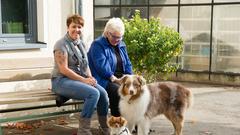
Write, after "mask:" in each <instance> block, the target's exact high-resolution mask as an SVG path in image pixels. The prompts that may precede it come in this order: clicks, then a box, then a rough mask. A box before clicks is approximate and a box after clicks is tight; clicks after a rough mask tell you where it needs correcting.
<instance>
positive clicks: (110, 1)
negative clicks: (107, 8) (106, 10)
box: [95, 0, 119, 5]
mask: <svg viewBox="0 0 240 135" xmlns="http://www.w3.org/2000/svg"><path fill="white" fill-rule="evenodd" d="M95 5H119V0H95Z"/></svg>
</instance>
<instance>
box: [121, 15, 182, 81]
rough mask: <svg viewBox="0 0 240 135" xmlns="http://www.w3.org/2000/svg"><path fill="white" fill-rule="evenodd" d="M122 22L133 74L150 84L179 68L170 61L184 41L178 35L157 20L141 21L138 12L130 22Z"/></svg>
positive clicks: (180, 49)
mask: <svg viewBox="0 0 240 135" xmlns="http://www.w3.org/2000/svg"><path fill="white" fill-rule="evenodd" d="M123 22H124V24H125V34H124V41H125V43H126V45H127V48H128V54H129V57H130V59H131V62H132V64H133V68H134V72H135V73H137V74H144V75H145V77H147V78H148V80H150V81H151V79H156V78H158V76H159V73H160V74H162V73H164V74H166V73H171V72H174V71H176V69H177V67H178V65H176V64H170V61H171V60H172V59H173V58H174V57H175V56H177V55H179V54H180V53H181V52H182V46H183V40H182V38H181V37H180V35H179V33H178V32H176V31H175V30H174V29H173V28H170V27H167V26H164V25H163V24H161V22H160V19H159V18H151V19H149V21H148V20H147V19H142V18H141V17H140V11H138V10H136V12H135V15H134V16H133V18H132V19H130V20H127V19H124V18H123Z"/></svg>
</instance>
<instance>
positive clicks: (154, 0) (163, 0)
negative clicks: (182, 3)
mask: <svg viewBox="0 0 240 135" xmlns="http://www.w3.org/2000/svg"><path fill="white" fill-rule="evenodd" d="M149 3H150V4H151V5H153V4H178V0H149Z"/></svg>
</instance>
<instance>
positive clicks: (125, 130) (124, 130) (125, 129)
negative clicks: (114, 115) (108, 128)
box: [114, 127, 129, 135]
mask: <svg viewBox="0 0 240 135" xmlns="http://www.w3.org/2000/svg"><path fill="white" fill-rule="evenodd" d="M124 132H127V134H129V133H128V129H127V128H126V127H125V128H124V129H123V130H122V131H121V132H120V133H119V134H114V135H121V134H123V133H124Z"/></svg>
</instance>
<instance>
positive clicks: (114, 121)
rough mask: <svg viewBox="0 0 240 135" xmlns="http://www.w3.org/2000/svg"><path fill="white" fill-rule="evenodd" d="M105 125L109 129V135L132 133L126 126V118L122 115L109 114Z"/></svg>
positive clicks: (127, 134)
mask: <svg viewBox="0 0 240 135" xmlns="http://www.w3.org/2000/svg"><path fill="white" fill-rule="evenodd" d="M107 125H108V127H109V128H110V130H111V133H110V135H132V134H131V132H130V131H129V130H128V128H127V127H126V126H127V120H126V119H124V118H123V117H114V116H111V117H110V118H108V121H107Z"/></svg>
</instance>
